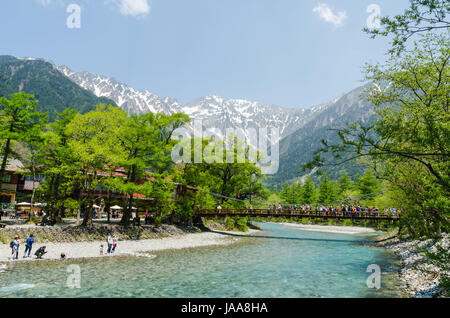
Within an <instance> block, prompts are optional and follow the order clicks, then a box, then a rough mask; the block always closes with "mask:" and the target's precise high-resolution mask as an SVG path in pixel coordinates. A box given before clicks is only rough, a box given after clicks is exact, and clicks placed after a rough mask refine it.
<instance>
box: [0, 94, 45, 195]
mask: <svg viewBox="0 0 450 318" xmlns="http://www.w3.org/2000/svg"><path fill="white" fill-rule="evenodd" d="M37 104H38V101H36V100H35V99H34V95H30V94H26V93H23V92H20V93H16V94H13V95H12V97H11V99H8V98H6V97H0V142H1V144H0V145H1V148H0V151H1V153H0V154H1V163H0V188H1V187H2V180H3V178H4V175H5V170H6V166H7V164H8V160H9V159H10V158H11V157H12V156H14V157H19V155H18V154H17V153H16V152H14V150H13V145H14V143H15V142H25V143H26V142H28V141H30V140H31V139H32V138H33V135H34V134H35V132H36V127H42V125H43V124H44V123H45V122H46V121H47V115H46V114H44V113H40V112H37V111H36V106H37Z"/></svg>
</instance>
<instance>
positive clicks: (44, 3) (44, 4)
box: [36, 0, 52, 6]
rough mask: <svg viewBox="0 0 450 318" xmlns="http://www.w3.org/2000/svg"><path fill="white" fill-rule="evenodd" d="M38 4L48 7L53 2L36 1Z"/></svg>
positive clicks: (46, 0)
mask: <svg viewBox="0 0 450 318" xmlns="http://www.w3.org/2000/svg"><path fill="white" fill-rule="evenodd" d="M36 1H37V2H38V3H40V4H42V5H43V6H47V5H49V4H50V2H52V0H36Z"/></svg>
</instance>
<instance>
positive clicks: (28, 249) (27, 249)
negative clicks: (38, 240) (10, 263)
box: [23, 233, 34, 258]
mask: <svg viewBox="0 0 450 318" xmlns="http://www.w3.org/2000/svg"><path fill="white" fill-rule="evenodd" d="M33 243H34V238H33V233H31V234H30V236H29V237H28V238H27V242H26V244H25V252H24V253H23V258H25V257H27V252H28V257H30V254H31V248H32V247H33Z"/></svg>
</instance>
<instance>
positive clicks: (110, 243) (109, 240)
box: [106, 234, 114, 254]
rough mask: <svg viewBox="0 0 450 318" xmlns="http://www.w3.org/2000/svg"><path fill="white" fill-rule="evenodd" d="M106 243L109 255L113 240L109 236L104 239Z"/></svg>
mask: <svg viewBox="0 0 450 318" xmlns="http://www.w3.org/2000/svg"><path fill="white" fill-rule="evenodd" d="M106 243H108V252H107V253H108V254H111V248H112V246H113V243H114V240H113V237H112V235H111V234H109V235H108V238H107V239H106Z"/></svg>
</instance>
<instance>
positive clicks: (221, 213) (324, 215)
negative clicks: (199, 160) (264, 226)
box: [195, 209, 400, 222]
mask: <svg viewBox="0 0 450 318" xmlns="http://www.w3.org/2000/svg"><path fill="white" fill-rule="evenodd" d="M195 215H196V216H199V217H212V218H216V217H219V218H225V217H262V218H270V217H275V218H310V219H338V220H340V219H349V220H373V221H393V222H397V221H399V220H400V214H398V213H385V212H362V211H360V212H353V211H351V212H350V211H347V212H346V211H339V212H335V211H315V210H310V211H301V210H289V209H276V210H274V209H271V210H265V209H200V210H196V211H195Z"/></svg>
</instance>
